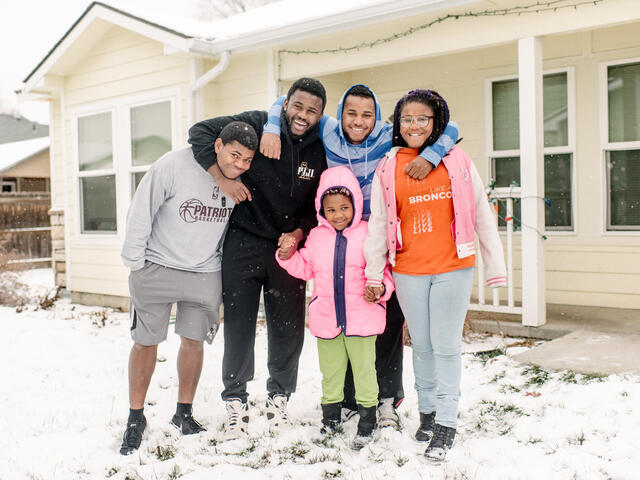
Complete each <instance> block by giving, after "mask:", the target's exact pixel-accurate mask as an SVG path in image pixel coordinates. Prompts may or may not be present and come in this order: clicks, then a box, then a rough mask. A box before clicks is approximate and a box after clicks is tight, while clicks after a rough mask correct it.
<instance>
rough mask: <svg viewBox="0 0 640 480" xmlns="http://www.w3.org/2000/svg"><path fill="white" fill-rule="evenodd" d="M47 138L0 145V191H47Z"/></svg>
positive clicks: (48, 172) (48, 170)
mask: <svg viewBox="0 0 640 480" xmlns="http://www.w3.org/2000/svg"><path fill="white" fill-rule="evenodd" d="M50 175H51V172H50V166H49V137H41V138H32V139H31V140H20V141H18V142H10V143H2V144H0V182H1V184H2V193H14V192H48V191H49V190H50V188H49V177H50Z"/></svg>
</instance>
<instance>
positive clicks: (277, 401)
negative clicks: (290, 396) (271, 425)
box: [271, 397, 289, 423]
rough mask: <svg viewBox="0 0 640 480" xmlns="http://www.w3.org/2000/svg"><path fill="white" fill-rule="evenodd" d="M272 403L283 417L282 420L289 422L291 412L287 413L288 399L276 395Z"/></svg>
mask: <svg viewBox="0 0 640 480" xmlns="http://www.w3.org/2000/svg"><path fill="white" fill-rule="evenodd" d="M271 403H272V404H273V406H274V408H275V409H276V411H277V412H278V415H280V418H282V420H284V421H285V422H287V423H289V414H288V413H287V402H286V400H283V398H278V397H276V398H273V399H271Z"/></svg>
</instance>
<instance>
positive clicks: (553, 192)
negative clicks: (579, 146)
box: [544, 153, 573, 230]
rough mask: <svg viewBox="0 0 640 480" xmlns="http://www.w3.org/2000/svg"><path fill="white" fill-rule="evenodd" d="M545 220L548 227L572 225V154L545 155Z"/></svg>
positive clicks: (557, 227) (558, 227)
mask: <svg viewBox="0 0 640 480" xmlns="http://www.w3.org/2000/svg"><path fill="white" fill-rule="evenodd" d="M544 196H545V198H546V199H547V200H548V201H549V203H550V204H551V205H546V206H545V210H544V213H545V215H544V220H545V225H546V226H547V228H550V229H554V227H556V229H557V230H567V228H560V227H572V226H573V222H572V216H573V215H572V211H571V154H569V153H564V154H560V155H545V156H544Z"/></svg>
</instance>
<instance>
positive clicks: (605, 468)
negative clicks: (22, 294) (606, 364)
mask: <svg viewBox="0 0 640 480" xmlns="http://www.w3.org/2000/svg"><path fill="white" fill-rule="evenodd" d="M21 276H22V278H23V281H24V282H25V283H27V284H28V285H30V287H31V288H33V289H35V290H37V291H38V292H40V293H41V292H42V291H43V289H45V287H47V286H49V287H51V282H52V276H53V275H52V273H51V271H50V270H40V271H31V272H24V273H22V274H21ZM128 329H129V323H128V316H127V314H126V313H116V312H111V311H109V310H105V309H102V308H99V307H84V306H79V305H72V304H70V303H69V301H68V300H65V299H62V300H59V301H58V302H57V304H56V305H55V306H54V307H53V308H52V309H51V310H37V309H36V308H35V307H28V308H26V309H24V310H23V311H22V312H21V313H17V312H16V309H15V308H10V307H0V339H2V340H1V348H0V378H1V379H2V382H1V383H0V405H1V406H2V414H1V415H0V432H1V433H0V478H1V479H3V480H4V479H7V480H8V479H12V480H13V479H23V478H25V479H43V480H45V479H46V480H48V479H65V480H66V479H93V478H112V479H131V480H133V479H150V480H151V479H154V480H155V479H175V478H182V479H184V480H204V479H217V478H221V479H225V480H230V479H231V480H234V479H238V480H239V479H245V478H246V479H262V478H274V479H283V478H287V479H298V478H304V479H306V480H312V479H330V478H345V479H352V478H353V479H393V478H398V479H414V478H416V479H423V478H424V479H427V478H429V479H431V478H433V479H461V480H462V479H489V478H490V479H503V478H504V479H533V478H536V479H539V478H543V479H556V478H563V479H564V478H577V479H606V478H613V479H631V478H638V467H639V466H640V454H639V453H638V446H639V445H640V411H639V409H638V405H640V379H638V378H631V377H618V376H611V377H607V378H603V379H599V378H589V377H585V376H581V375H574V374H573V373H571V372H567V371H564V372H546V371H543V370H540V369H537V368H532V367H530V366H527V365H522V364H518V363H516V362H514V361H512V360H511V359H510V358H509V357H508V355H505V354H504V352H505V351H506V352H507V353H512V352H515V351H521V350H522V349H523V348H527V347H522V346H514V347H506V345H509V344H512V343H517V342H516V341H515V340H513V339H502V338H499V337H489V338H477V339H475V340H472V341H470V342H469V343H466V344H465V351H466V352H469V353H465V354H464V355H463V367H464V372H463V385H462V391H463V394H462V398H461V409H460V425H459V429H458V437H457V438H456V442H455V444H454V448H453V450H452V451H451V452H450V454H449V457H448V460H447V462H446V463H444V464H442V465H433V464H430V463H428V462H427V461H426V460H425V459H424V457H423V456H422V453H423V446H421V445H419V444H417V443H416V442H414V441H413V440H412V436H413V432H414V431H415V429H416V426H417V402H416V396H415V393H414V392H413V388H412V384H413V381H412V377H413V372H412V368H411V349H410V348H407V349H406V350H405V353H406V357H405V358H406V362H405V374H404V375H405V389H406V397H407V398H406V400H405V402H404V404H403V405H402V406H401V407H400V412H401V417H402V422H403V428H402V429H401V430H400V431H397V430H394V429H390V428H386V429H383V430H379V431H378V432H377V433H376V434H375V441H374V442H373V443H372V444H371V445H370V446H368V447H367V448H365V449H364V450H362V451H361V452H353V451H351V450H350V448H349V441H350V439H351V438H352V436H353V434H354V431H355V428H356V423H355V421H354V420H352V421H351V422H349V423H347V424H346V425H345V433H344V434H339V435H336V436H334V437H331V438H323V437H322V436H321V435H320V433H319V425H320V416H321V414H320V407H319V398H320V373H319V371H318V367H317V355H316V350H315V340H314V339H313V338H312V337H311V336H309V337H307V339H306V343H305V348H304V351H303V354H302V359H301V367H300V374H299V382H298V392H297V393H296V394H294V395H293V396H292V399H291V402H290V415H291V416H292V418H293V419H294V420H295V426H294V427H293V428H291V429H289V430H276V429H273V428H270V427H269V425H268V423H267V421H266V419H265V417H264V415H263V410H264V401H265V392H264V386H265V381H266V378H267V372H266V366H265V363H266V360H265V359H266V348H265V343H266V342H265V341H266V332H265V329H264V328H259V333H258V336H257V339H256V352H257V358H258V359H262V360H263V361H259V362H258V364H257V365H256V380H255V381H254V382H251V383H250V386H249V392H250V395H251V408H250V413H251V423H250V436H249V438H248V439H243V440H236V441H233V442H224V441H223V432H222V428H223V422H224V416H225V415H224V408H223V405H222V403H221V401H220V390H221V388H222V382H221V379H220V368H221V358H222V335H218V337H217V338H216V340H215V341H214V344H213V345H212V346H206V353H205V356H206V357H205V367H204V371H203V375H202V379H201V382H200V387H199V389H198V393H197V395H196V401H195V403H194V413H195V416H196V418H197V419H199V420H200V421H201V422H202V423H203V424H204V425H206V426H207V428H208V431H207V432H205V433H204V434H200V435H196V436H192V437H181V436H180V435H179V434H178V432H177V430H175V429H174V428H173V427H172V426H171V425H170V424H169V420H170V418H171V416H172V414H173V411H174V409H175V400H176V395H177V378H176V372H175V360H176V352H177V345H178V342H177V337H176V336H175V335H174V334H171V335H170V337H169V340H168V342H166V343H164V344H162V345H161V346H160V348H159V359H158V363H157V367H156V371H155V374H154V377H153V380H152V383H151V387H150V390H149V394H148V398H147V406H146V407H145V414H146V416H147V420H148V422H149V425H148V427H147V430H146V432H145V435H144V438H143V444H142V447H141V449H140V451H139V452H138V453H137V454H135V455H131V456H129V457H122V456H121V455H120V454H119V453H118V449H119V446H120V443H121V436H122V432H123V430H124V426H125V420H126V416H127V412H128V405H127V376H126V368H127V358H128V352H129V348H130V346H131V341H130V339H129V334H128ZM479 350H490V351H489V352H488V353H484V354H479V353H476V354H474V353H470V352H473V351H479Z"/></svg>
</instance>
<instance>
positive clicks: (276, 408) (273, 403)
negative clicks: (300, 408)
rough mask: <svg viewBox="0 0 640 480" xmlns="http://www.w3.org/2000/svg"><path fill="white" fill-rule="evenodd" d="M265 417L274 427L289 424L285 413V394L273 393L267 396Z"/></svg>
mask: <svg viewBox="0 0 640 480" xmlns="http://www.w3.org/2000/svg"><path fill="white" fill-rule="evenodd" d="M267 419H268V420H269V421H270V422H271V423H272V424H273V425H275V426H276V427H288V426H290V425H291V422H290V421H289V414H288V413H287V397H286V395H274V396H273V397H267Z"/></svg>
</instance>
